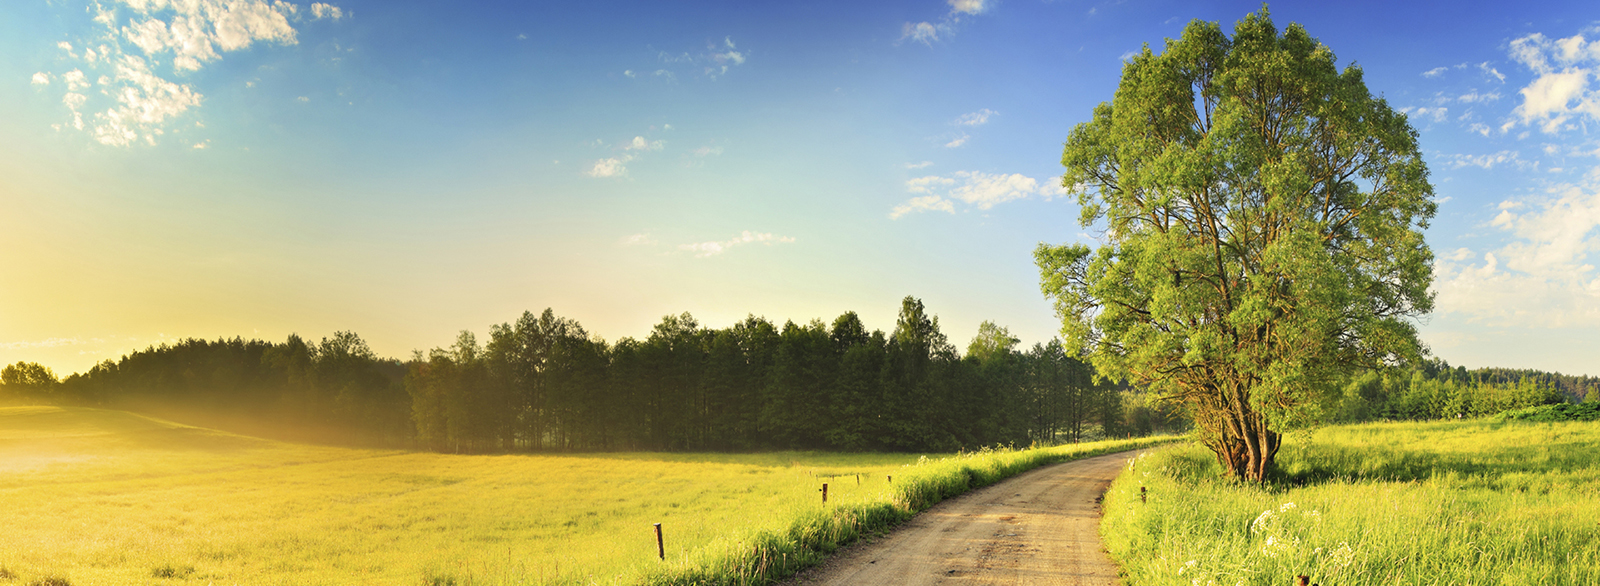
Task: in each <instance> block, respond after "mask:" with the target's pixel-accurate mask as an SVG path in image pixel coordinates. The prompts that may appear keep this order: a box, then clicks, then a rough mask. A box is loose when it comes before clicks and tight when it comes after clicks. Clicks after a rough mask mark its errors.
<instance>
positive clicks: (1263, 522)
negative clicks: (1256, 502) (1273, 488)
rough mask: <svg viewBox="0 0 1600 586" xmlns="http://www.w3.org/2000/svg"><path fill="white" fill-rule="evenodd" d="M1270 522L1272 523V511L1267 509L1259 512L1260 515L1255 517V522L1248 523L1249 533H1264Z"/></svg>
mask: <svg viewBox="0 0 1600 586" xmlns="http://www.w3.org/2000/svg"><path fill="white" fill-rule="evenodd" d="M1271 522H1272V509H1267V510H1265V511H1261V514H1260V515H1258V516H1256V520H1255V521H1251V522H1250V532H1251V533H1261V532H1262V531H1265V530H1266V529H1267V525H1268V524H1270V523H1271Z"/></svg>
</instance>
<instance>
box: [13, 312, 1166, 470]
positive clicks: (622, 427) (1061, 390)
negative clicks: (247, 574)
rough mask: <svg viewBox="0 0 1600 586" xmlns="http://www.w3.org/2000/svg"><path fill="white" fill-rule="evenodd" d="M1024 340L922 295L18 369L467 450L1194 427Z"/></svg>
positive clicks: (845, 441) (906, 446)
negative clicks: (952, 323) (890, 306)
mask: <svg viewBox="0 0 1600 586" xmlns="http://www.w3.org/2000/svg"><path fill="white" fill-rule="evenodd" d="M1018 344H1019V340H1017V339H1016V338H1014V337H1012V336H1011V334H1010V333H1009V332H1008V331H1007V330H1006V329H1005V328H1001V327H998V326H995V325H994V324H991V323H987V322H985V323H984V324H983V325H982V326H981V327H980V332H979V334H978V336H977V337H976V338H974V339H973V340H972V343H971V344H970V345H969V346H968V347H967V349H966V352H965V354H964V355H962V354H961V353H958V352H957V350H956V348H955V347H954V346H952V345H951V344H950V343H949V342H948V340H947V339H946V337H945V335H944V334H943V333H942V332H940V329H939V322H938V318H936V317H932V316H930V315H928V313H927V312H926V310H925V308H924V307H923V304H922V302H921V301H920V300H917V299H915V298H913V297H907V298H906V299H905V300H904V301H903V302H902V304H901V308H900V315H899V319H898V321H897V323H896V325H895V328H894V330H893V332H891V333H887V334H886V333H884V332H883V331H881V330H871V331H869V330H868V329H867V328H866V327H865V325H864V324H862V322H861V319H860V318H859V317H858V316H857V314H856V313H855V312H847V313H845V314H844V315H841V316H839V317H838V318H837V319H835V320H833V322H832V324H831V325H830V324H827V323H824V322H822V321H821V320H813V321H811V322H809V323H806V324H796V323H794V322H787V323H785V324H783V325H782V326H781V327H780V326H778V325H776V324H773V323H772V322H770V321H768V320H766V319H764V318H759V317H754V316H752V317H749V318H746V319H745V320H743V321H741V322H739V323H737V324H734V325H733V326H731V327H728V328H725V329H710V328H704V327H701V326H700V324H699V323H698V322H696V321H695V319H694V318H693V317H692V316H690V315H689V314H687V313H685V314H682V315H676V316H671V315H669V316H666V317H665V318H663V319H662V321H661V322H660V323H658V324H656V325H655V327H654V328H653V330H652V331H651V333H650V335H649V336H648V337H647V338H645V339H643V340H636V339H633V338H623V339H621V340H618V341H617V342H615V343H607V342H606V341H604V340H602V339H600V338H599V337H596V336H593V335H591V334H590V333H589V332H587V331H586V330H584V328H583V327H582V326H581V325H579V324H578V322H576V321H574V320H571V319H568V318H563V317H559V316H557V315H555V314H554V312H552V311H551V310H548V309H547V310H545V311H544V312H543V313H542V314H538V315H535V314H533V313H531V312H529V313H524V314H523V315H522V316H521V318H520V319H518V320H517V321H516V322H515V323H506V324H499V325H495V326H492V327H491V328H490V329H489V332H488V337H487V340H481V341H480V340H479V339H478V338H477V336H475V335H474V334H473V333H472V332H469V331H463V332H461V334H460V335H459V336H458V337H457V339H456V340H455V343H454V344H452V345H450V346H449V347H445V348H435V349H433V350H431V351H429V352H427V353H422V352H417V353H415V354H413V356H411V358H410V360H407V361H403V362H402V361H399V360H393V359H384V358H379V357H377V356H375V355H374V354H373V353H372V351H371V350H370V349H369V348H368V347H367V345H366V343H365V342H364V341H362V339H361V338H360V337H359V336H357V335H356V334H354V333H351V332H339V333H336V334H334V336H333V337H331V338H324V339H323V340H322V341H321V342H320V343H309V342H306V341H305V340H302V339H301V338H300V337H298V336H290V337H289V339H288V340H287V341H285V342H283V343H279V344H274V343H269V342H264V341H259V340H243V339H239V338H234V339H232V340H226V339H224V340H217V341H215V342H208V341H205V340H198V339H189V340H183V341H181V342H178V343H176V344H170V345H167V344H164V345H161V346H158V347H151V348H148V349H146V350H143V351H137V352H134V353H132V354H130V355H128V356H125V357H123V358H122V359H121V360H120V361H118V362H111V361H106V362H103V363H101V364H100V365H98V366H95V367H94V368H91V369H90V370H89V371H87V372H84V373H82V374H74V375H72V376H69V377H67V379H66V380H65V381H62V382H61V383H59V384H51V383H53V378H54V377H53V376H49V377H41V376H35V378H37V379H40V380H38V381H35V383H36V384H35V383H30V382H26V381H24V380H21V379H26V378H27V376H25V375H23V374H18V373H13V376H12V378H14V379H19V381H18V384H16V385H14V386H13V384H11V383H7V386H6V388H7V389H12V390H14V391H19V392H21V393H13V394H22V393H26V394H30V395H32V396H33V397H34V398H44V399H49V400H53V401H56V402H63V403H76V404H84V405H95V406H108V407H119V408H129V409H134V410H141V411H145V412H151V413H154V414H160V415H164V416H169V417H173V418H174V419H178V420H180V421H197V420H198V421H205V422H207V423H208V424H213V425H217V426H218V427H223V428H227V429H241V430H243V431H248V432H257V433H262V434H263V435H277V436H280V437H281V436H283V435H286V434H287V435H295V436H302V437H317V438H321V439H340V440H346V441H355V442H359V443H366V444H372V445H408V446H417V447H425V448H428V449H434V450H439V451H449V452H463V453H482V452H502V451H524V450H531V451H537V450H685V451H688V450H692V451H705V450H712V451H725V450H726V451H735V450H737V451H743V450H764V449H808V450H809V449H817V450H844V451H862V450H888V451H954V450H957V449H962V448H975V447H979V446H990V445H1029V444H1032V443H1035V442H1059V441H1077V440H1081V439H1084V438H1086V437H1090V436H1093V437H1103V436H1107V435H1114V436H1123V435H1131V434H1148V433H1150V432H1151V431H1152V430H1154V429H1156V428H1160V427H1171V426H1173V425H1181V423H1178V422H1176V421H1175V420H1174V419H1173V418H1171V417H1170V416H1168V415H1166V414H1164V413H1162V412H1160V411H1157V410H1153V409H1150V408H1147V407H1145V406H1143V405H1142V403H1140V401H1139V398H1138V397H1136V396H1134V395H1133V394H1132V393H1127V392H1125V391H1126V390H1127V389H1125V388H1124V387H1122V386H1119V385H1114V384H1107V383H1104V382H1102V383H1096V382H1095V380H1094V371H1093V369H1092V368H1090V367H1089V366H1088V365H1086V364H1084V363H1082V362H1079V361H1078V360H1076V359H1073V358H1071V357H1068V356H1067V355H1066V354H1065V352H1064V351H1063V349H1062V347H1061V345H1060V343H1059V342H1056V341H1052V342H1050V343H1049V344H1036V345H1034V346H1033V347H1032V348H1029V349H1026V350H1021V349H1018V347H1017V346H1018ZM27 366H28V365H24V364H19V365H17V366H16V367H7V368H8V369H15V368H23V367H27ZM46 378H48V379H50V380H49V381H45V380H43V379H46ZM28 385H32V386H28ZM24 387H26V388H27V390H24ZM219 420H220V421H222V423H218V421H219ZM272 432H279V433H272Z"/></svg>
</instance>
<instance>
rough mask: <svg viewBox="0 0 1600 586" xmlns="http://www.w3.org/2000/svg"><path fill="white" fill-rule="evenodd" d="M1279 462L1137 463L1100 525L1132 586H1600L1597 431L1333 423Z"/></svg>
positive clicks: (1187, 452)
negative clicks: (1275, 476)
mask: <svg viewBox="0 0 1600 586" xmlns="http://www.w3.org/2000/svg"><path fill="white" fill-rule="evenodd" d="M1279 464H1280V465H1281V466H1282V469H1283V472H1284V475H1283V477H1282V478H1281V479H1280V480H1278V481H1277V482H1274V483H1272V484H1270V485H1269V486H1266V487H1257V486H1254V485H1246V484H1240V483H1237V482H1233V481H1230V480H1227V479H1225V478H1223V477H1222V476H1221V473H1222V472H1221V468H1220V466H1218V465H1217V463H1216V460H1215V457H1214V456H1213V455H1212V454H1211V452H1210V451H1208V450H1206V449H1205V448H1204V447H1202V446H1198V445H1195V444H1192V443H1186V444H1180V445H1175V446H1172V447H1168V448H1164V449H1161V450H1157V451H1154V452H1150V453H1147V454H1146V455H1144V456H1141V457H1140V458H1138V459H1136V460H1135V461H1133V462H1130V463H1129V467H1128V468H1127V469H1125V470H1124V472H1123V473H1122V474H1121V475H1120V476H1119V477H1118V478H1117V480H1116V482H1114V483H1113V484H1112V487H1111V489H1110V491H1109V492H1108V493H1107V495H1106V500H1105V506H1104V511H1105V516H1104V518H1103V520H1102V525H1101V532H1102V534H1103V535H1104V537H1105V541H1106V546H1107V549H1109V550H1110V552H1111V555H1112V557H1113V558H1114V559H1116V560H1117V561H1118V563H1119V564H1120V565H1121V566H1122V568H1123V571H1124V573H1125V582H1126V583H1129V584H1140V585H1146V584H1151V585H1161V584H1182V585H1186V586H1197V585H1210V584H1217V585H1235V584H1244V585H1275V586H1282V585H1288V584H1293V583H1294V579H1295V576H1297V575H1306V576H1309V577H1310V579H1311V582H1313V583H1320V584H1324V585H1329V586H1335V585H1336V586H1358V585H1379V584H1383V585H1390V584H1508V585H1520V584H1527V585H1534V584H1539V585H1569V584H1570V585H1595V584H1600V423H1593V422H1571V423H1528V422H1518V421H1509V422H1507V421H1500V422H1497V421H1491V420H1487V419H1479V420H1468V421H1451V422H1428V423H1374V424H1364V425H1350V426H1339V427H1329V428H1324V429H1321V430H1318V431H1316V432H1314V433H1312V434H1307V435H1306V436H1297V437H1294V438H1292V441H1291V442H1288V446H1287V447H1285V448H1284V450H1283V451H1282V452H1280V453H1279ZM1141 487H1143V488H1144V489H1145V491H1146V492H1145V494H1146V497H1145V498H1146V499H1147V502H1141V500H1140V497H1139V491H1140V488H1141Z"/></svg>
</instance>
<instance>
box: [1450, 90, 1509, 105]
mask: <svg viewBox="0 0 1600 586" xmlns="http://www.w3.org/2000/svg"><path fill="white" fill-rule="evenodd" d="M1498 99H1500V93H1499V92H1489V93H1486V94H1480V93H1478V90H1472V91H1470V92H1467V93H1465V94H1461V97H1459V98H1456V100H1457V101H1461V102H1465V103H1468V104H1471V103H1475V102H1493V101H1495V100H1498Z"/></svg>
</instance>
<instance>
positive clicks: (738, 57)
mask: <svg viewBox="0 0 1600 586" xmlns="http://www.w3.org/2000/svg"><path fill="white" fill-rule="evenodd" d="M722 44H723V45H725V47H724V48H726V49H727V50H726V51H723V52H721V53H717V52H712V53H711V60H712V61H714V62H716V63H717V65H718V66H721V67H722V71H721V73H727V72H728V66H729V65H743V64H744V53H740V52H738V51H735V50H734V49H736V48H737V47H735V46H734V45H733V37H726V38H724V39H722ZM708 71H709V70H708Z"/></svg>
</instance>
